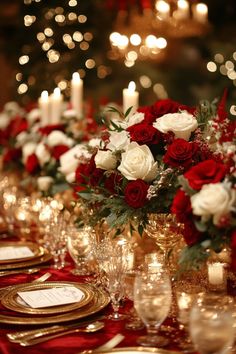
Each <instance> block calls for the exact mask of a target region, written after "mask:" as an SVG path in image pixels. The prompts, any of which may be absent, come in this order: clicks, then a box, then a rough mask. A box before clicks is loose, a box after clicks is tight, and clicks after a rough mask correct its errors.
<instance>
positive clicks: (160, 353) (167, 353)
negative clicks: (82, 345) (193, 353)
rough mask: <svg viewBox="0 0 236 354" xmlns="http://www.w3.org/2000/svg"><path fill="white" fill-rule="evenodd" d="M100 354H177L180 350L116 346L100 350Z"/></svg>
mask: <svg viewBox="0 0 236 354" xmlns="http://www.w3.org/2000/svg"><path fill="white" fill-rule="evenodd" d="M99 353H100V354H103V353H104V354H112V353H117V354H119V353H127V354H138V353H143V354H149V353H157V354H177V353H179V354H180V352H177V351H173V350H167V349H158V348H144V347H126V348H115V349H109V350H104V351H100V352H99Z"/></svg>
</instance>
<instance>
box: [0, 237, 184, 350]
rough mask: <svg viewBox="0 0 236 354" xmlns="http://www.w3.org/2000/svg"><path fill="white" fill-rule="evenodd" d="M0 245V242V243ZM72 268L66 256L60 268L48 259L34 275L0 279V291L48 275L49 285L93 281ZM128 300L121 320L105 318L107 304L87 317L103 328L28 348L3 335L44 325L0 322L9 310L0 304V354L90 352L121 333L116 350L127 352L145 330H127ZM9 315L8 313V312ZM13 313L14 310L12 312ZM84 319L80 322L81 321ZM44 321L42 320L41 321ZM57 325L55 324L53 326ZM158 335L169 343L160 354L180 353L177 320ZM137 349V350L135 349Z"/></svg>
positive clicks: (108, 310) (168, 322) (171, 320)
mask: <svg viewBox="0 0 236 354" xmlns="http://www.w3.org/2000/svg"><path fill="white" fill-rule="evenodd" d="M0 242H1V241H0ZM73 268H74V263H73V261H72V259H71V258H70V255H69V254H68V255H67V256H66V264H65V267H64V268H62V269H54V267H53V261H52V259H50V260H49V261H48V262H46V263H44V264H42V265H40V266H39V270H38V272H37V273H33V274H25V273H23V271H22V273H21V272H20V270H19V273H17V274H14V272H12V274H9V275H5V276H1V277H0V288H4V287H7V286H11V285H13V286H15V285H18V284H31V282H32V281H34V280H36V279H37V278H38V277H40V276H42V275H43V274H45V273H47V272H49V273H50V278H49V280H50V282H62V283H63V282H73V283H78V284H88V283H90V281H91V283H92V282H94V279H93V276H91V277H90V276H78V275H74V274H72V272H71V270H72V269H73ZM0 291H1V290H0ZM132 305H133V303H132V301H130V300H128V299H124V300H123V301H122V303H121V307H120V312H121V313H122V314H126V315H127V316H126V317H125V319H122V320H116V321H114V320H111V319H109V318H108V315H109V314H111V313H112V311H113V310H112V306H111V304H110V303H108V304H107V306H105V307H104V308H103V309H102V310H101V311H99V312H98V313H95V314H93V315H91V316H89V318H86V320H88V321H89V322H90V321H91V322H93V321H94V320H99V321H102V322H103V323H104V327H103V328H102V329H100V330H98V331H97V332H95V333H70V334H65V335H62V336H59V337H58V338H54V339H50V340H47V341H45V342H43V343H38V344H34V345H31V346H26V347H25V346H21V345H20V344H18V343H12V342H10V341H9V339H8V338H7V336H6V335H7V334H9V333H15V332H17V331H23V330H27V329H29V330H31V329H38V330H39V331H40V329H41V328H44V327H47V326H49V324H47V323H45V324H44V323H43V324H40V325H35V324H34V325H32V324H31V317H30V316H28V320H27V321H28V322H27V323H24V324H11V323H4V321H2V318H4V316H7V315H8V314H9V311H10V310H9V309H8V308H5V307H4V306H3V304H2V303H1V305H0V353H1V354H15V353H17V354H21V353H22V354H23V353H24V354H27V353H31V354H38V353H44V354H46V353H57V354H60V353H63V354H76V353H80V352H82V351H84V350H94V349H96V348H97V347H99V346H100V345H102V344H104V343H106V342H107V341H108V340H109V339H111V338H113V337H114V336H115V335H116V334H118V333H119V334H122V335H123V337H124V338H123V340H122V341H121V342H120V343H119V344H118V345H117V346H116V348H123V349H122V352H124V353H125V352H126V353H129V349H128V348H137V347H139V345H138V344H137V339H138V337H139V336H141V335H144V334H145V333H146V330H145V328H143V329H140V330H131V329H127V328H126V323H127V322H128V321H129V314H130V309H131V308H132ZM11 314H12V311H11ZM13 314H14V311H13ZM83 320H84V319H83ZM45 322H46V321H45ZM73 323H74V324H75V327H76V324H78V327H79V326H80V325H81V320H80V319H79V320H75V321H73ZM55 324H57V323H55ZM159 331H160V334H161V335H163V336H165V337H166V338H168V339H169V344H168V345H167V346H166V347H165V348H164V350H165V351H164V353H166V354H168V353H171V352H172V351H177V352H181V343H182V340H181V338H182V337H183V336H185V335H186V333H185V331H184V330H183V329H182V328H181V327H180V326H179V324H178V321H177V320H176V319H175V318H174V317H168V318H167V319H166V320H165V322H164V323H163V325H161V327H160V330H159ZM139 350H141V349H139Z"/></svg>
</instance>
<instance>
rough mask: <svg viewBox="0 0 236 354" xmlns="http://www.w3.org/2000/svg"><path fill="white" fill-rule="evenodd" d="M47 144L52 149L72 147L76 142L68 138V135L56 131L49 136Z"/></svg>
mask: <svg viewBox="0 0 236 354" xmlns="http://www.w3.org/2000/svg"><path fill="white" fill-rule="evenodd" d="M47 144H48V145H49V146H50V147H53V146H56V145H67V146H72V145H73V144H74V140H73V139H71V138H68V137H67V135H66V134H64V133H63V132H61V131H60V130H54V131H52V132H51V133H50V134H49V135H48V136H47Z"/></svg>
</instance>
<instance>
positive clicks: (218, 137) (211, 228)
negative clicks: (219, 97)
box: [171, 104, 236, 270]
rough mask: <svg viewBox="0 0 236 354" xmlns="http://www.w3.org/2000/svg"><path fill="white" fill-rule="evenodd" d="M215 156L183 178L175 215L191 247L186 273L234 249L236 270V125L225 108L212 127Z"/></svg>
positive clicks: (182, 261)
mask: <svg viewBox="0 0 236 354" xmlns="http://www.w3.org/2000/svg"><path fill="white" fill-rule="evenodd" d="M211 130H212V133H213V134H212V136H214V147H215V153H214V154H213V155H212V157H211V158H210V159H207V160H205V161H203V162H200V163H198V164H196V165H195V166H193V167H191V168H190V169H189V170H188V171H186V172H185V173H184V174H183V175H182V176H181V177H180V178H179V181H180V184H181V188H180V189H179V190H178V191H177V193H176V195H175V198H174V200H173V204H172V208H171V209H172V212H173V213H174V214H176V216H177V219H178V221H180V222H182V223H183V224H184V231H183V234H184V238H185V241H186V244H187V247H186V248H185V249H184V251H183V252H182V255H181V258H180V265H181V266H182V268H183V269H189V268H199V267H200V266H201V264H202V263H203V262H204V261H206V260H207V259H208V257H209V256H210V255H211V252H210V251H211V250H212V251H214V252H220V251H222V250H223V249H224V248H225V247H226V246H229V247H231V250H232V251H231V256H232V257H231V259H232V266H233V268H234V270H236V157H235V152H236V144H235V143H236V140H235V136H236V134H235V132H236V121H230V120H229V119H228V118H227V115H226V112H225V110H224V109H223V105H222V104H221V105H220V106H219V109H218V115H217V117H216V119H215V120H214V122H213V124H212V126H211Z"/></svg>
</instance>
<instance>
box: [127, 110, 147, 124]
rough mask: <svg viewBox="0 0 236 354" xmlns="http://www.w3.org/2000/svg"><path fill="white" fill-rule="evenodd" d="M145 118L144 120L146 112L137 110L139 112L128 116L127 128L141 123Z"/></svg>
mask: <svg viewBox="0 0 236 354" xmlns="http://www.w3.org/2000/svg"><path fill="white" fill-rule="evenodd" d="M143 120H144V113H141V112H137V113H135V114H133V115H132V116H129V117H128V118H126V122H127V128H128V127H131V126H132V125H135V124H138V123H141V122H142V121H143Z"/></svg>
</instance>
